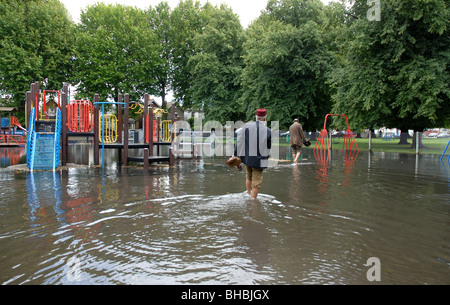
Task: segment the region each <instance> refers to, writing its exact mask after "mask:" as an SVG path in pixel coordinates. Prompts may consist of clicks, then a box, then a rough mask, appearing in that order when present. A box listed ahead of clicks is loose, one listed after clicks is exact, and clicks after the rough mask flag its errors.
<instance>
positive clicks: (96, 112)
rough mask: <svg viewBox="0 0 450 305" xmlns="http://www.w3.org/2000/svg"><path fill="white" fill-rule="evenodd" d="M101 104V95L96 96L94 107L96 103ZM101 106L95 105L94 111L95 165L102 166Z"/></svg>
mask: <svg viewBox="0 0 450 305" xmlns="http://www.w3.org/2000/svg"><path fill="white" fill-rule="evenodd" d="M98 102H99V95H98V94H95V95H94V105H95V103H98ZM99 109H100V105H99V104H97V105H95V109H94V165H100V159H99V145H100V141H99V127H100V122H99V112H100V110H99Z"/></svg>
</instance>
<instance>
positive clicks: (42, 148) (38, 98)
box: [26, 82, 174, 170]
mask: <svg viewBox="0 0 450 305" xmlns="http://www.w3.org/2000/svg"><path fill="white" fill-rule="evenodd" d="M48 93H53V94H55V93H57V94H58V103H57V104H56V103H55V105H56V111H55V116H54V117H52V115H49V111H48V110H49V109H48V108H46V111H45V110H44V105H47V103H44V97H45V96H46V94H48ZM129 98H130V97H129V94H125V101H124V102H123V95H122V94H119V96H118V102H117V103H116V102H112V103H111V102H100V101H99V95H98V94H95V96H94V103H91V102H90V101H89V100H74V101H70V102H69V85H68V84H67V83H63V88H62V90H60V91H56V90H46V91H45V94H44V92H43V93H40V91H39V83H38V82H35V83H32V84H31V90H30V91H28V92H27V94H26V111H27V113H26V118H28V121H27V128H28V135H27V165H28V166H29V168H30V169H32V170H37V169H42V170H43V169H53V170H55V169H56V168H57V167H58V166H59V163H60V161H61V165H63V166H64V165H66V164H67V161H68V157H69V156H68V153H69V143H68V142H69V141H68V139H69V137H91V138H93V144H94V164H95V165H100V148H101V149H102V152H103V156H104V152H105V149H118V150H119V163H122V164H123V165H125V166H126V165H128V161H134V162H140V163H144V168H145V167H147V166H148V165H149V164H150V163H152V162H169V165H173V164H174V156H173V154H172V149H171V148H170V149H169V155H168V156H161V155H160V150H159V147H160V146H163V145H167V146H170V145H171V142H163V141H161V139H160V138H159V135H160V134H161V132H160V131H159V128H158V127H159V124H158V122H157V121H156V120H149V119H147V120H146V121H147V123H146V124H144V126H145V127H144V143H129V141H128V120H129V109H130V107H129V106H130V101H129ZM148 101H149V95H148V94H146V95H145V97H144V106H143V114H144V118H148V117H149V110H150V113H162V112H163V110H159V109H156V110H153V108H152V107H151V106H150V107H149V106H148ZM105 104H115V105H117V116H115V115H114V116H112V115H109V114H106V113H105V111H104V105H105ZM100 105H102V107H100ZM100 108H102V112H101V115H100ZM173 112H174V110H173V108H172V118H173V117H174V116H173ZM38 113H42V115H38ZM45 113H46V115H45ZM166 113H167V112H166ZM154 123H155V124H154ZM172 124H173V121H172ZM156 131H157V132H156ZM171 132H173V131H171ZM150 135H152V136H150ZM172 137H173V136H172ZM60 143H61V145H60ZM154 147H156V148H157V154H156V155H154V154H153V148H154ZM130 148H131V149H143V150H144V157H140V158H139V157H129V156H128V150H129V149H130ZM60 152H61V156H60ZM122 152H123V157H122ZM44 157H45V158H44ZM44 159H45V160H44ZM60 159H61V160H60ZM50 160H51V161H50ZM103 160H104V158H103ZM103 164H104V161H103Z"/></svg>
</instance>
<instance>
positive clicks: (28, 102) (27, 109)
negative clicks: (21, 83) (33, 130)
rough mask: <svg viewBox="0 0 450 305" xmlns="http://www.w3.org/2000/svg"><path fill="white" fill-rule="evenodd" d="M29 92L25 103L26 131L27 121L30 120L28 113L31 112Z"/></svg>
mask: <svg viewBox="0 0 450 305" xmlns="http://www.w3.org/2000/svg"><path fill="white" fill-rule="evenodd" d="M31 105H32V102H31V91H27V101H26V104H25V111H26V112H25V128H26V129H27V130H28V126H29V123H28V122H29V120H30V112H31Z"/></svg>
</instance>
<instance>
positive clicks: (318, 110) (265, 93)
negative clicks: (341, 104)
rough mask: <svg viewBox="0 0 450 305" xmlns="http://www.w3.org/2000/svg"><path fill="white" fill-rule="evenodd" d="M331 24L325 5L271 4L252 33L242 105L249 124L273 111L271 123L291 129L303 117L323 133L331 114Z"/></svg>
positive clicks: (299, 0) (282, 0) (296, 0)
mask: <svg viewBox="0 0 450 305" xmlns="http://www.w3.org/2000/svg"><path fill="white" fill-rule="evenodd" d="M328 26H329V21H328V18H327V16H326V15H325V12H324V10H323V4H322V3H321V2H320V1H315V0H313V1H307V0H270V1H269V2H268V4H267V8H266V10H265V11H264V12H263V14H262V15H261V16H260V17H259V19H258V20H257V21H255V22H254V23H253V24H252V25H251V26H250V27H249V29H248V30H247V41H246V43H245V45H244V49H245V54H244V60H245V68H244V72H243V76H242V86H243V89H242V90H243V96H242V99H241V103H242V105H243V107H244V109H245V112H246V113H247V119H253V117H254V113H255V109H257V108H259V107H265V108H267V109H268V120H276V121H279V122H280V128H287V127H288V126H289V125H290V124H292V119H293V118H295V117H297V118H299V119H300V120H302V121H303V123H304V125H305V126H306V128H307V129H309V130H314V129H316V128H320V126H321V124H323V119H324V117H325V114H326V113H327V112H328V111H329V109H330V108H331V102H330V93H329V88H328V85H327V84H326V78H325V72H326V69H327V65H328V64H327V61H328V60H329V58H330V57H329V54H328V53H329V50H328V45H327V44H328V42H327V39H328V37H331V36H328V35H325V34H326V32H327V31H328V29H327V27H328Z"/></svg>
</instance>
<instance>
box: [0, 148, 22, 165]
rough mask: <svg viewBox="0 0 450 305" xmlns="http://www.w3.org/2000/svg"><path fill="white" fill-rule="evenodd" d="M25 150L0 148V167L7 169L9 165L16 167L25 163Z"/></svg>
mask: <svg viewBox="0 0 450 305" xmlns="http://www.w3.org/2000/svg"><path fill="white" fill-rule="evenodd" d="M26 154H27V152H26V149H25V148H24V147H0V158H1V159H0V160H1V166H0V167H8V166H10V165H16V164H19V163H20V162H21V160H22V161H23V162H25V160H26V159H25V158H26Z"/></svg>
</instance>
